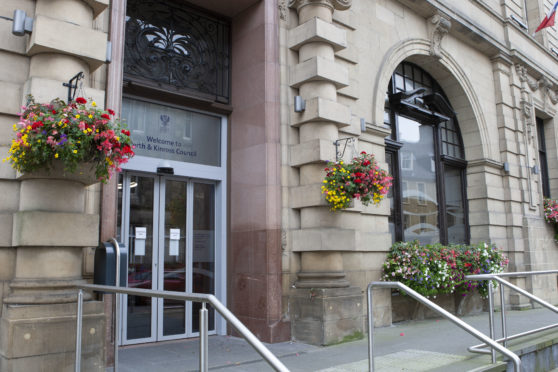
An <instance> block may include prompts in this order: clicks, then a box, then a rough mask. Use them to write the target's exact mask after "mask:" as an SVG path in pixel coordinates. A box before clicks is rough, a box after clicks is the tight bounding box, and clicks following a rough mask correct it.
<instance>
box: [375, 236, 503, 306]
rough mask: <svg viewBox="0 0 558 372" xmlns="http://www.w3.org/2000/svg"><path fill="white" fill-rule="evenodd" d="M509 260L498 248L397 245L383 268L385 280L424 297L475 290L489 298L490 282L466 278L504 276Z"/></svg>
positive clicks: (465, 292)
mask: <svg viewBox="0 0 558 372" xmlns="http://www.w3.org/2000/svg"><path fill="white" fill-rule="evenodd" d="M507 264H508V259H507V258H506V257H505V256H504V254H503V253H502V251H501V250H500V249H498V248H497V247H496V246H495V245H489V244H487V243H479V244H477V245H464V244H450V245H448V246H444V245H442V244H433V245H424V246H421V245H420V244H419V243H418V241H413V242H398V243H395V244H394V245H393V246H392V247H391V250H390V252H389V254H388V256H387V258H386V261H385V262H384V265H383V271H384V275H383V279H384V280H386V281H399V282H401V283H403V284H405V285H406V286H408V287H409V288H411V289H413V290H415V291H417V292H418V293H420V294H422V295H423V296H427V297H429V296H436V295H438V294H443V293H454V292H456V293H460V294H463V295H465V294H467V293H470V292H472V291H474V290H475V289H477V291H478V292H479V293H480V295H481V296H483V297H486V296H487V295H488V283H487V282H486V281H468V280H465V276H466V275H471V274H488V273H500V272H503V271H504V268H505V267H506V265H507Z"/></svg>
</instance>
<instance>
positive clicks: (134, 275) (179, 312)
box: [119, 173, 215, 344]
mask: <svg viewBox="0 0 558 372" xmlns="http://www.w3.org/2000/svg"><path fill="white" fill-rule="evenodd" d="M119 188H120V189H121V192H120V193H119V195H120V200H119V201H120V205H121V206H122V209H121V211H120V215H121V216H122V220H121V221H122V226H123V228H122V229H119V231H120V230H121V234H119V235H121V240H122V241H125V242H127V244H128V247H130V249H129V256H128V287H132V288H145V289H156V290H165V291H176V292H196V293H211V294H215V280H214V279H215V184H214V183H211V182H208V183H204V182H201V181H192V180H188V179H186V178H179V177H171V176H157V175H142V174H132V173H125V174H124V176H121V181H120V183H119ZM125 297H127V298H125V300H124V301H122V303H123V307H124V309H123V321H122V324H123V329H122V338H121V339H122V341H123V343H124V344H134V343H142V342H151V341H159V340H169V339H176V338H183V337H190V336H195V333H197V332H198V311H199V307H198V306H197V305H196V304H194V305H192V304H191V303H185V302H184V301H176V300H163V299H153V300H152V299H150V298H147V297H138V296H125ZM209 329H210V331H212V330H214V329H215V320H214V313H213V310H212V309H210V313H209Z"/></svg>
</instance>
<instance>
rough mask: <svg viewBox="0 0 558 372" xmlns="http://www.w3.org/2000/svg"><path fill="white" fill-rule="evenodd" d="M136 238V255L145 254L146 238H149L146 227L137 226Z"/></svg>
mask: <svg viewBox="0 0 558 372" xmlns="http://www.w3.org/2000/svg"><path fill="white" fill-rule="evenodd" d="M135 235H136V238H135V240H134V243H135V245H134V248H135V249H134V254H135V255H136V256H145V239H146V238H147V228H146V227H136V234H135Z"/></svg>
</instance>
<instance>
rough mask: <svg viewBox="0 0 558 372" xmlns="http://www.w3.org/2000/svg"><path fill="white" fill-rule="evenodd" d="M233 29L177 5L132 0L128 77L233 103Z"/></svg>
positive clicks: (127, 57)
mask: <svg viewBox="0 0 558 372" xmlns="http://www.w3.org/2000/svg"><path fill="white" fill-rule="evenodd" d="M229 29H230V27H229V24H228V23H227V22H225V21H222V20H219V19H215V18H212V17H210V16H207V15H205V14H202V13H199V12H198V11H196V10H193V9H189V8H186V7H184V6H179V5H178V4H177V3H173V2H170V1H164V2H163V1H153V0H142V1H139V0H129V1H128V7H127V21H126V46H125V52H124V72H125V74H127V75H129V76H133V77H137V78H140V79H147V80H150V81H154V82H156V83H158V84H160V85H166V86H172V87H176V88H178V89H188V90H193V91H197V92H200V93H203V94H206V95H212V96H215V98H216V100H217V101H220V102H228V100H229V84H228V82H229V76H228V75H229V54H230V53H229V47H230V42H229Z"/></svg>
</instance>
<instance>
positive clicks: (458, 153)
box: [384, 62, 469, 244]
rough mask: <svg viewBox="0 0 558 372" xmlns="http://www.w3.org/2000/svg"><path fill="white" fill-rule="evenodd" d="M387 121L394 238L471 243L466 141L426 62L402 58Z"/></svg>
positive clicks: (390, 91)
mask: <svg viewBox="0 0 558 372" xmlns="http://www.w3.org/2000/svg"><path fill="white" fill-rule="evenodd" d="M384 123H385V124H386V125H388V126H389V127H391V135H390V136H389V137H388V138H387V139H386V161H387V162H388V165H389V167H390V172H391V174H392V175H393V176H394V186H393V188H392V191H391V195H390V196H391V198H390V203H391V204H390V207H391V214H390V218H389V226H390V230H391V233H392V239H393V241H394V242H395V241H411V240H415V239H416V240H419V241H420V243H421V244H432V243H438V242H440V243H443V244H448V243H468V242H469V225H468V220H467V197H466V188H465V168H466V166H467V163H466V161H465V159H464V157H465V153H464V151H463V142H462V140H461V134H460V131H459V126H458V123H457V119H456V116H455V112H454V111H453V109H452V107H451V105H450V104H449V102H448V100H447V99H446V96H445V94H444V92H443V91H442V89H441V88H440V86H439V85H438V84H437V83H436V81H435V80H434V79H433V78H432V77H431V76H430V75H429V74H428V73H427V72H426V71H424V70H423V69H421V68H420V67H418V66H416V65H414V64H412V63H408V62H403V63H401V64H400V65H399V66H398V67H397V69H396V70H395V72H394V73H393V76H392V78H391V81H390V84H389V88H388V92H387V96H386V106H385V115H384Z"/></svg>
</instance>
